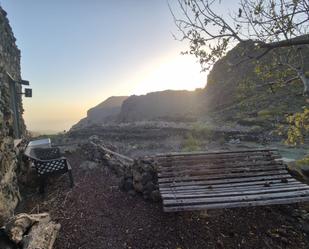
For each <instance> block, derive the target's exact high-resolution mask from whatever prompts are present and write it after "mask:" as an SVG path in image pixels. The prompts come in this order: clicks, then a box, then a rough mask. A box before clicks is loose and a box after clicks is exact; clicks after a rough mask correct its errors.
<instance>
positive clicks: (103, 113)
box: [74, 96, 128, 128]
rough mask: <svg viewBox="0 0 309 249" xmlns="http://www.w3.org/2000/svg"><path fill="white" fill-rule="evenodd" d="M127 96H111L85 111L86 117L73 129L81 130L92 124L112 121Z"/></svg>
mask: <svg viewBox="0 0 309 249" xmlns="http://www.w3.org/2000/svg"><path fill="white" fill-rule="evenodd" d="M127 98H128V96H113V97H109V98H108V99H106V100H104V101H103V102H101V103H100V104H98V105H97V106H95V107H93V108H91V109H89V110H88V111H87V117H86V118H83V119H82V120H80V121H79V122H78V123H77V124H76V125H75V126H74V128H83V127H87V126H90V125H94V124H103V123H106V122H107V123H109V122H111V121H114V120H115V119H116V117H117V116H118V114H119V113H120V110H121V105H122V103H123V101H124V100H126V99H127Z"/></svg>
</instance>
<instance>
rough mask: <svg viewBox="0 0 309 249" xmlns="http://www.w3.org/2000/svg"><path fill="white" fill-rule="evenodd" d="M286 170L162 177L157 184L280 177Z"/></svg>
mask: <svg viewBox="0 0 309 249" xmlns="http://www.w3.org/2000/svg"><path fill="white" fill-rule="evenodd" d="M287 173H288V172H287V170H269V171H259V172H250V171H249V172H244V173H231V174H213V175H197V176H191V175H185V176H175V177H164V178H159V179H158V182H159V183H168V182H185V181H193V180H216V179H235V178H236V179H238V178H239V179H240V178H247V177H252V176H271V175H280V174H287Z"/></svg>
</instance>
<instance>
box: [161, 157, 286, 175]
mask: <svg viewBox="0 0 309 249" xmlns="http://www.w3.org/2000/svg"><path fill="white" fill-rule="evenodd" d="M272 164H276V165H278V164H280V165H282V164H283V162H282V161H281V160H276V161H262V160H260V161H256V162H215V163H213V162H208V161H204V162H201V163H197V164H192V165H187V164H173V165H169V166H162V165H160V166H159V172H162V173H163V172H176V171H182V170H191V169H192V170H194V169H200V168H202V169H225V168H232V167H233V168H234V167H235V168H237V167H250V168H256V166H259V165H262V166H264V165H272Z"/></svg>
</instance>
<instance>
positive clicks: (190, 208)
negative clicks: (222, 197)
mask: <svg viewBox="0 0 309 249" xmlns="http://www.w3.org/2000/svg"><path fill="white" fill-rule="evenodd" d="M304 201H309V196H305V197H292V198H277V199H272V200H266V201H242V202H233V203H215V204H203V205H182V206H171V207H165V206H164V207H163V209H164V211H165V212H179V211H196V210H204V209H219V208H236V207H252V206H266V205H276V204H277V205H278V204H291V203H298V202H304Z"/></svg>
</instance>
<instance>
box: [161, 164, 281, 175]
mask: <svg viewBox="0 0 309 249" xmlns="http://www.w3.org/2000/svg"><path fill="white" fill-rule="evenodd" d="M285 169H286V166H285V165H283V164H273V165H272V164H268V165H267V164H266V165H264V164H262V165H256V167H254V168H251V167H250V166H248V167H246V166H241V167H235V168H214V169H212V168H211V169H209V168H203V167H199V168H194V169H191V168H187V169H182V170H177V171H176V170H175V171H174V172H173V171H167V172H166V171H163V172H162V171H161V173H158V177H159V178H163V177H173V176H184V175H192V176H194V175H213V174H220V173H227V174H237V173H240V172H259V171H269V170H285Z"/></svg>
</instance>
